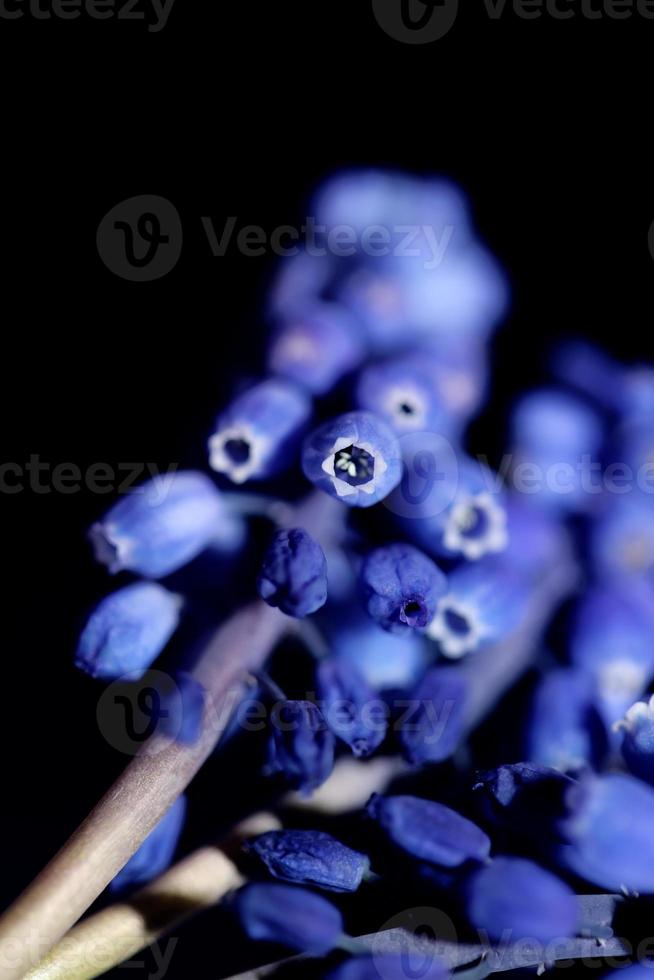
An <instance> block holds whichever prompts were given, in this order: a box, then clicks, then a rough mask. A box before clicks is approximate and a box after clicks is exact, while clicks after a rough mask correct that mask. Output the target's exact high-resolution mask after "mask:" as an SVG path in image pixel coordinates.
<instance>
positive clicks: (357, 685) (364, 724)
mask: <svg viewBox="0 0 654 980" xmlns="http://www.w3.org/2000/svg"><path fill="white" fill-rule="evenodd" d="M316 681H317V685H318V696H319V698H320V704H321V708H322V712H323V714H324V716H325V720H326V721H327V724H328V725H329V728H330V729H331V731H332V732H333V733H334V735H336V736H337V738H340V739H342V740H343V741H344V742H345V743H346V744H347V745H349V746H350V748H351V749H352V752H353V753H354V755H356V756H357V757H359V758H365V757H367V756H369V755H372V753H373V752H374V751H375V749H376V748H378V747H379V746H380V745H381V743H382V742H383V741H384V738H385V736H386V729H387V727H388V717H387V712H386V710H385V709H386V705H385V704H384V702H382V701H381V699H380V698H379V697H378V696H377V695H376V693H375V691H374V690H373V689H372V687H371V686H370V685H369V684H368V682H367V681H366V679H365V678H364V677H363V675H362V674H360V673H359V670H358V669H357V667H356V666H355V665H354V664H350V663H348V662H347V661H345V660H344V659H340V658H336V657H327V658H325V659H324V660H321V661H320V663H319V664H318V668H317V672H316Z"/></svg>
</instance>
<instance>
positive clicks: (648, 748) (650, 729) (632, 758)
mask: <svg viewBox="0 0 654 980" xmlns="http://www.w3.org/2000/svg"><path fill="white" fill-rule="evenodd" d="M615 727H616V729H617V730H618V731H619V732H621V734H622V755H623V756H624V760H625V762H626V763H627V766H628V767H629V769H630V770H631V772H632V773H633V774H634V776H638V778H639V779H644V780H645V782H646V783H650V784H653V785H654V696H653V697H651V698H650V699H649V701H636V703H635V704H632V706H631V707H630V708H629V710H628V711H627V713H626V715H625V717H624V719H623V720H622V721H619V722H617V724H616V726H615Z"/></svg>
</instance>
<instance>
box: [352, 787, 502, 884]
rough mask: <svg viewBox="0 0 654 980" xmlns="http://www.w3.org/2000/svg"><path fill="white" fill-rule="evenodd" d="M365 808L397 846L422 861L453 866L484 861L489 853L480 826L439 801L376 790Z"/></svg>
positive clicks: (488, 847) (447, 866)
mask: <svg viewBox="0 0 654 980" xmlns="http://www.w3.org/2000/svg"><path fill="white" fill-rule="evenodd" d="M367 812H368V815H369V816H370V817H372V818H373V819H374V820H375V821H376V822H377V823H378V824H379V826H380V827H381V828H382V830H383V831H384V833H385V835H386V836H387V837H388V838H389V840H391V841H392V842H393V844H395V846H396V847H399V848H400V849H401V850H402V851H406V853H407V854H410V855H411V856H412V857H415V858H419V859H420V860H421V861H428V862H430V863H431V864H436V865H439V866H440V867H444V868H456V867H458V866H459V865H461V864H463V863H464V862H465V861H485V860H486V859H487V857H488V855H489V853H490V840H489V838H488V837H487V835H486V834H485V833H484V832H483V830H481V829H480V828H479V827H478V826H477V825H476V824H474V823H473V822H472V821H471V820H467V819H466V818H465V817H462V816H461V814H459V813H457V812H456V811H455V810H450V808H449V807H446V806H443V804H442V803H434V802H433V801H432V800H421V799H419V798H418V797H416V796H378V795H376V794H375V795H374V796H373V797H372V799H371V800H370V802H369V803H368V808H367Z"/></svg>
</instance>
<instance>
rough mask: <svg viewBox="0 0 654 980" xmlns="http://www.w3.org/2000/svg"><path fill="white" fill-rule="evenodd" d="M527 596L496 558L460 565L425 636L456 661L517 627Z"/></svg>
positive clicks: (526, 588)
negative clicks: (435, 642)
mask: <svg viewBox="0 0 654 980" xmlns="http://www.w3.org/2000/svg"><path fill="white" fill-rule="evenodd" d="M529 597H530V591H529V585H528V583H527V582H525V581H524V578H522V577H520V576H519V575H518V574H517V573H515V572H513V571H512V570H511V569H510V568H507V567H506V565H505V564H504V563H502V562H501V561H500V560H498V559H497V558H492V557H489V558H482V559H481V561H479V562H476V563H475V564H474V565H465V564H464V565H459V567H458V568H455V569H454V571H453V572H451V573H450V575H449V577H448V591H447V594H446V595H445V596H444V597H443V598H441V599H439V601H438V605H437V607H436V615H435V616H434V618H433V619H432V621H431V622H430V624H429V626H428V627H427V635H428V636H429V637H430V638H431V639H432V640H436V641H437V642H438V644H439V646H440V650H441V652H442V653H443V655H444V656H446V657H451V658H455V659H456V658H458V657H462V656H464V655H465V654H466V653H471V652H472V651H473V650H478V649H481V648H482V647H484V646H488V645H489V644H491V643H495V642H497V641H498V640H499V639H501V638H502V637H504V636H507V635H508V634H509V633H511V632H512V631H513V630H515V629H516V628H517V626H518V625H519V623H520V621H521V619H522V618H523V617H524V615H525V612H526V609H527V603H528V600H529Z"/></svg>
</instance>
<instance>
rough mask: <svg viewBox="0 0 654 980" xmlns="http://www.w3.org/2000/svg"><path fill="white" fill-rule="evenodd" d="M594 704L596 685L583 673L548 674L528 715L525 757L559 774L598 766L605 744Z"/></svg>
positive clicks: (564, 670)
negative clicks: (556, 770) (555, 770)
mask: <svg viewBox="0 0 654 980" xmlns="http://www.w3.org/2000/svg"><path fill="white" fill-rule="evenodd" d="M595 701H596V696H595V684H594V682H593V680H592V678H591V677H589V676H588V675H587V674H586V673H584V672H582V671H580V670H575V669H574V668H572V667H562V668H560V669H558V670H552V671H550V672H549V673H547V674H546V675H545V677H543V679H542V680H541V682H540V684H539V685H538V688H537V689H536V692H535V694H534V698H533V701H532V704H531V709H530V711H529V713H528V715H527V721H526V725H525V748H526V755H527V758H528V759H530V760H531V761H532V762H535V763H538V764H540V765H543V766H551V767H552V768H554V769H558V770H561V771H562V772H575V771H577V770H580V769H584V768H586V767H587V766H591V767H592V766H596V765H599V764H600V763H601V761H602V760H603V758H604V756H605V755H606V751H607V748H608V744H607V733H606V729H605V727H604V724H603V722H602V719H601V717H600V715H599V713H598V711H597V708H596V707H595Z"/></svg>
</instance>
